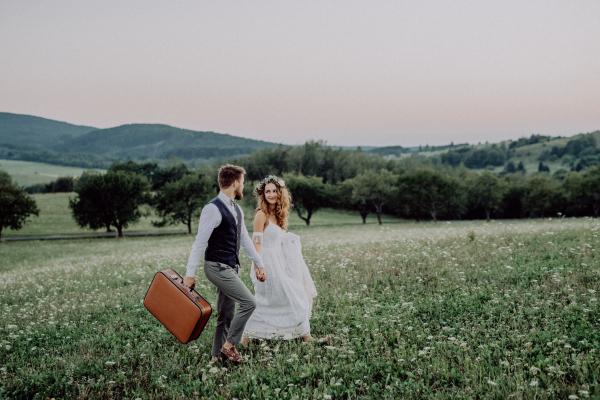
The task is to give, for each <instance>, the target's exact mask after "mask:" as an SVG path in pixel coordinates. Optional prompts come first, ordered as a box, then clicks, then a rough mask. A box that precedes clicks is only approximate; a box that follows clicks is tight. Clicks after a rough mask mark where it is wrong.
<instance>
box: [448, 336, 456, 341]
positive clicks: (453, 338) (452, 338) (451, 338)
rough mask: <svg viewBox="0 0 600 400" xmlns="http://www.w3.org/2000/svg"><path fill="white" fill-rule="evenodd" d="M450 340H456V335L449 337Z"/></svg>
mask: <svg viewBox="0 0 600 400" xmlns="http://www.w3.org/2000/svg"><path fill="white" fill-rule="evenodd" d="M448 340H449V341H453V340H456V338H455V337H449V338H448Z"/></svg>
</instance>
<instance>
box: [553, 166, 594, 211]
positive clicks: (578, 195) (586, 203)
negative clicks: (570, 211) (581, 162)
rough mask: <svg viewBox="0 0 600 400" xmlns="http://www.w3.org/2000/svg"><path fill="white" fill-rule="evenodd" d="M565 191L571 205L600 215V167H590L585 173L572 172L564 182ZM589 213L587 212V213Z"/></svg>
mask: <svg viewBox="0 0 600 400" xmlns="http://www.w3.org/2000/svg"><path fill="white" fill-rule="evenodd" d="M562 187H563V189H564V190H565V193H566V195H567V198H568V199H569V203H570V204H573V205H574V206H575V207H576V208H578V209H580V210H581V211H583V214H587V212H590V211H591V213H593V215H594V217H595V218H598V215H599V214H600V165H596V166H594V167H589V168H588V169H586V170H585V171H583V172H572V173H571V174H569V176H568V177H567V178H566V179H565V180H564V181H563V184H562ZM586 211H587V212H586Z"/></svg>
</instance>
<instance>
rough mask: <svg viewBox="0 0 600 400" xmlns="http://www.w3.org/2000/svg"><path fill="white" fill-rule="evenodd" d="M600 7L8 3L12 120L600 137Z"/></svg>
mask: <svg viewBox="0 0 600 400" xmlns="http://www.w3.org/2000/svg"><path fill="white" fill-rule="evenodd" d="M599 21H600V2H599V1H597V0H588V1H586V0H582V1H552V0H544V1H538V0H527V1H482V0H473V1H467V0H455V1H441V0H440V1H427V0H423V1H398V0H393V1H352V0H344V1H334V0H332V1H323V0H320V1H311V0H303V1H296V2H287V1H229V2H224V1H197V0H196V1H169V2H167V1H148V0H144V1H141V0H140V1H138V0H127V1H122V0H120V1H111V0H104V1H98V2H89V1H60V0H56V1H55V0H53V1H29V0H19V1H3V2H2V4H1V5H0V49H1V50H2V59H1V60H2V61H1V62H0V111H4V112H12V113H19V114H30V115H36V116H40V117H45V118H50V119H56V120H60V121H66V122H70V123H74V124H79V125H90V126H94V127H98V128H108V127H113V126H117V125H121V124H129V123H162V124H168V125H173V126H176V127H180V128H188V129H193V130H203V131H205V130H209V131H214V132H219V133H229V134H232V135H236V136H243V137H248V138H253V139H261V140H267V141H273V142H281V143H286V144H301V143H303V142H304V141H306V140H309V139H317V140H318V139H322V140H325V141H327V142H328V143H329V144H332V145H347V146H354V145H363V146H386V145H401V146H415V145H420V144H421V145H425V144H430V145H441V144H448V143H450V142H451V141H454V143H462V142H469V143H477V142H485V141H490V142H497V141H499V140H503V139H516V138H518V137H520V136H529V135H531V134H532V133H540V134H545V135H563V136H565V135H566V136H570V135H574V134H577V133H580V132H590V131H594V130H597V129H600V22H599Z"/></svg>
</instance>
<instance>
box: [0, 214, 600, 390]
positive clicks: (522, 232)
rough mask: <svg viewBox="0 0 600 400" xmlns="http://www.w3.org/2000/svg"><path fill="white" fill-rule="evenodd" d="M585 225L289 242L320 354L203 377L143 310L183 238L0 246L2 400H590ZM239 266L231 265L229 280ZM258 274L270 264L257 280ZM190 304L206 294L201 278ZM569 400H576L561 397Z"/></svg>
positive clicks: (280, 349)
mask: <svg viewBox="0 0 600 400" xmlns="http://www.w3.org/2000/svg"><path fill="white" fill-rule="evenodd" d="M599 230H600V223H598V221H596V220H590V219H583V220H555V221H519V222H517V223H491V224H485V223H475V224H473V223H460V224H437V225H434V224H399V225H391V226H384V227H377V226H373V225H368V226H366V227H363V226H344V227H316V228H314V229H313V228H310V229H301V230H297V231H296V232H297V233H299V234H300V235H301V238H302V241H303V252H304V255H305V258H306V260H307V262H308V264H309V268H310V270H311V273H312V276H313V278H314V280H315V283H316V285H317V290H318V291H319V296H318V297H317V298H316V303H315V307H314V312H313V318H312V319H311V326H312V333H313V335H314V336H316V337H322V336H325V335H331V336H332V338H331V339H330V341H329V342H328V343H327V344H326V345H305V344H302V343H300V342H297V341H290V342H284V341H268V342H254V343H252V344H251V345H250V347H249V349H246V350H244V349H242V350H241V351H242V353H243V354H244V355H245V356H246V357H248V359H249V363H248V365H246V366H241V367H238V368H232V367H230V366H228V365H222V364H220V363H214V364H213V363H210V362H209V360H210V347H211V341H212V333H213V332H214V324H215V320H216V316H214V317H211V320H210V322H209V325H208V327H207V329H206V331H205V332H204V333H203V334H202V335H201V336H200V338H199V339H198V340H197V341H195V342H193V343H192V344H190V345H181V344H179V343H178V342H177V340H176V339H174V337H173V336H172V335H171V334H170V333H168V332H167V331H166V329H165V328H164V327H162V326H161V325H160V324H159V323H158V322H157V321H156V320H155V319H154V317H152V315H150V314H149V313H148V312H147V311H146V310H145V309H144V307H143V305H142V299H143V297H144V295H145V292H146V289H147V287H148V284H149V282H150V280H151V279H152V277H153V275H154V273H155V272H156V271H159V270H163V269H167V268H171V267H173V268H175V269H176V270H178V271H180V272H184V265H185V263H186V261H187V256H188V254H189V250H190V247H191V244H192V238H190V237H185V236H178V237H147V238H125V239H123V240H105V239H97V240H77V241H60V242H39V243H37V242H36V243H4V244H2V245H1V246H0V269H1V271H2V272H0V302H1V305H2V315H1V316H0V329H1V330H0V345H1V346H2V348H3V350H2V352H0V364H1V369H0V374H1V375H0V376H1V380H0V382H1V383H0V385H1V388H0V397H2V398H34V399H35V398H46V397H55V398H110V397H114V398H131V399H136V398H140V399H151V398H152V399H169V398H172V399H175V398H183V396H185V398H193V399H200V398H206V399H208V398H210V399H221V398H224V399H231V398H237V399H243V398H246V399H272V398H281V399H314V398H320V399H329V398H332V399H337V398H352V399H354V398H359V399H367V398H378V399H379V398H384V399H393V398H440V399H445V398H447V399H450V398H452V399H454V398H498V399H500V398H502V399H504V398H527V399H529V398H540V399H544V398H569V396H577V398H585V397H587V396H590V397H594V396H596V397H597V396H598V395H600V389H599V388H598V374H599V372H600V370H599V365H598V349H599V342H600V333H599V331H598V327H599V325H598V323H599V318H600V315H599V313H598V306H597V295H598V293H596V291H597V290H598V277H599V276H598V274H599V272H600V264H599V263H598V255H597V246H598V237H597V235H598V231H599ZM248 264H249V261H248V260H247V259H244V271H243V276H244V281H245V282H246V283H247V284H248V285H249V286H250V287H251V284H250V282H249V279H248ZM267 271H268V266H267ZM197 280H198V290H199V291H200V292H201V293H202V294H203V295H205V297H207V299H208V300H209V301H210V302H211V303H212V304H215V298H216V293H215V289H214V287H213V286H211V284H210V283H208V281H207V280H206V279H205V277H204V275H203V273H202V272H201V269H199V271H198V275H197ZM571 398H575V397H571Z"/></svg>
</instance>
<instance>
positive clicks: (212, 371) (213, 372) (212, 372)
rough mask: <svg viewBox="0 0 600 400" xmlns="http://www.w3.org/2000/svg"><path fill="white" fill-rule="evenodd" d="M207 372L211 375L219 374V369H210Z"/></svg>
mask: <svg viewBox="0 0 600 400" xmlns="http://www.w3.org/2000/svg"><path fill="white" fill-rule="evenodd" d="M208 372H210V373H211V374H216V373H217V372H219V368H217V367H212V368H211V369H209V370H208Z"/></svg>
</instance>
